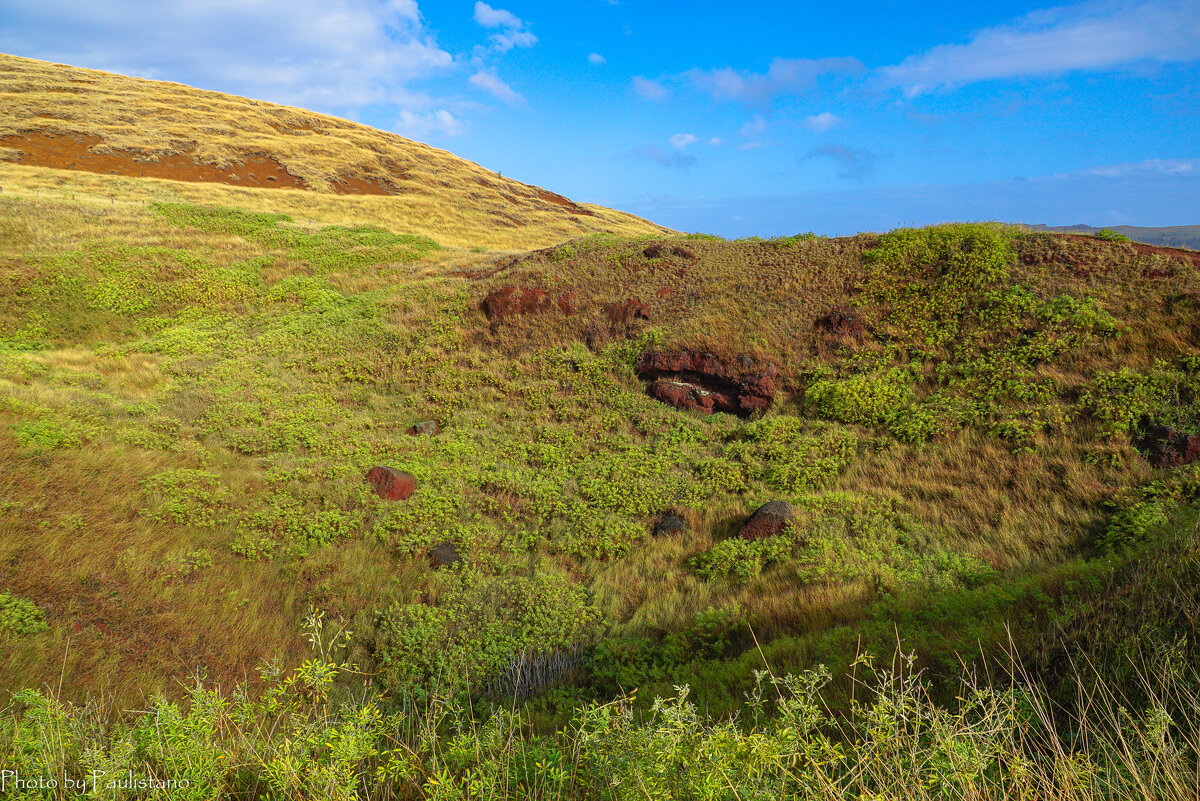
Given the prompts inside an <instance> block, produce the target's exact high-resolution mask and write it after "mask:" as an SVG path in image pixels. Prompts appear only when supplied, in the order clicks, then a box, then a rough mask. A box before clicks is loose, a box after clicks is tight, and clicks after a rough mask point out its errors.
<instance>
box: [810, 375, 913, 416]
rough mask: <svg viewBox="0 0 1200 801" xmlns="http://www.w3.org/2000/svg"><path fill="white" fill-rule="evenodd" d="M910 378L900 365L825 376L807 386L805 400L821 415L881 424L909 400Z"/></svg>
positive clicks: (910, 397)
mask: <svg viewBox="0 0 1200 801" xmlns="http://www.w3.org/2000/svg"><path fill="white" fill-rule="evenodd" d="M911 380H912V378H911V376H910V374H909V372H908V371H907V370H903V369H901V368H892V369H891V370H888V371H886V372H876V373H859V374H857V375H852V376H850V377H849V378H843V379H825V380H820V381H816V382H814V383H813V384H812V385H810V386H809V388H808V391H807V392H806V393H805V400H806V401H807V402H808V403H809V404H812V405H813V406H814V407H815V408H816V410H817V413H818V414H820V415H821V416H823V417H828V418H830V419H833V420H840V421H841V422H843V423H861V424H863V425H881V424H883V423H885V422H886V421H887V420H888V418H889V417H890V416H891V415H893V414H894V413H895V412H897V411H898V410H899V409H900V408H901V407H903V406H904V405H905V404H907V403H908V402H909V401H910V400H911V399H912V395H913V391H912V386H911Z"/></svg>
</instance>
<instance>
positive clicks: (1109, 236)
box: [1092, 228, 1129, 242]
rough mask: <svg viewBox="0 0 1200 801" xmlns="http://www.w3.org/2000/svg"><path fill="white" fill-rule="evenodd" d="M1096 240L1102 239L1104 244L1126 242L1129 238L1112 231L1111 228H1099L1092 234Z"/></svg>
mask: <svg viewBox="0 0 1200 801" xmlns="http://www.w3.org/2000/svg"><path fill="white" fill-rule="evenodd" d="M1092 236H1094V237H1095V238H1096V239H1103V240H1104V241H1105V242H1128V241H1129V237H1127V236H1126V235H1125V234H1122V233H1121V232H1119V231H1114V230H1113V229H1111V228H1101V229H1100V230H1099V231H1097V232H1096V233H1094V234H1092Z"/></svg>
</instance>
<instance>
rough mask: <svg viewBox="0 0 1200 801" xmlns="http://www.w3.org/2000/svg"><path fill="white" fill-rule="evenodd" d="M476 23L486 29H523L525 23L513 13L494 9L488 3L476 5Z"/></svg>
mask: <svg viewBox="0 0 1200 801" xmlns="http://www.w3.org/2000/svg"><path fill="white" fill-rule="evenodd" d="M475 21H476V22H478V23H479V24H480V25H482V26H483V27H485V28H521V27H524V25H525V23H523V22H521V18H520V17H518V16H517V15H516V14H514V13H512V12H511V11H505V10H504V9H502V8H492V7H491V6H489V5H488V4H487V3H476V4H475Z"/></svg>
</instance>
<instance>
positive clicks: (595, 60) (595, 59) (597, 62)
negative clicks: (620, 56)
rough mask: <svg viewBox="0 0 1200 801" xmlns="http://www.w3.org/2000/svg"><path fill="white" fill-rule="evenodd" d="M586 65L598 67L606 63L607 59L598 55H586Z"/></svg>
mask: <svg viewBox="0 0 1200 801" xmlns="http://www.w3.org/2000/svg"><path fill="white" fill-rule="evenodd" d="M588 63H589V64H592V65H593V66H596V67H600V66H603V65H604V64H607V63H608V59H606V58H605V57H604V56H602V55H600V54H599V53H588Z"/></svg>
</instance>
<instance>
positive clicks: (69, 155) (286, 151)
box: [0, 54, 665, 250]
mask: <svg viewBox="0 0 1200 801" xmlns="http://www.w3.org/2000/svg"><path fill="white" fill-rule="evenodd" d="M0 112H2V113H0V186H3V187H4V190H5V192H6V193H9V194H12V193H13V192H18V193H20V194H22V195H26V196H28V195H34V196H41V195H43V194H54V195H55V196H63V195H65V196H67V197H74V198H76V199H82V198H84V197H87V198H91V199H94V200H96V201H100V202H105V203H113V202H126V203H129V202H133V203H138V202H146V201H149V200H190V201H193V202H208V203H217V204H224V205H238V206H239V207H242V208H250V209H257V210H271V211H283V212H287V213H289V214H292V215H293V216H295V217H296V218H297V219H305V220H316V221H320V222H325V223H339V224H345V223H347V222H351V221H353V222H354V223H355V224H374V225H382V226H385V227H389V228H391V229H394V230H405V231H408V232H411V233H417V234H423V235H426V236H432V237H436V238H437V239H438V241H439V242H441V243H442V244H445V245H453V246H459V247H485V248H488V249H498V250H515V249H526V248H531V247H540V246H544V245H548V244H552V243H555V242H560V241H562V240H564V239H568V238H571V237H576V236H582V235H586V234H589V233H595V232H608V233H615V234H620V235H643V234H650V233H659V232H662V231H664V230H665V229H663V228H662V227H660V226H657V225H654V224H653V223H649V222H647V221H646V220H642V219H640V218H638V217H634V216H633V215H630V214H625V213H622V212H618V211H613V210H612V209H606V208H603V207H601V206H593V205H589V204H578V203H575V202H573V201H571V200H569V199H567V198H565V197H563V196H561V195H558V194H555V193H553V192H550V191H548V190H545V189H541V188H539V187H536V186H530V185H528V184H523V183H521V182H519V181H514V180H512V179H509V178H504V177H502V176H500V175H498V174H497V173H494V172H492V171H490V170H485V169H483V168H482V167H480V166H479V165H477V164H473V163H471V162H469V161H466V160H464V159H461V158H458V157H457V156H454V155H452V154H450V153H447V152H445V151H443V150H438V149H436V148H432V147H429V146H427V145H423V144H421V143H419V142H414V141H411V140H409V139H404V138H402V137H400V136H397V135H395V134H390V133H386V132H383V131H378V130H375V129H373V128H368V127H366V126H364V125H360V124H358V123H354V122H350V121H348V120H342V119H337V118H335V117H328V116H325V115H322V114H316V113H313V112H311V111H305V110H303V109H297V108H289V107H286V106H278V105H275V104H272V103H264V102H262V101H258V100H248V99H246V98H239V97H233V96H230V95H224V94H220V93H217V92H208V91H204V90H200V89H193V88H191V87H188V86H182V85H180V84H173V83H163V82H159V81H147V80H142V79H139V78H128V77H125V76H121V75H114V74H111V73H105V72H98V71H95V70H84V69H79V68H76V67H68V66H64V65H61V64H49V63H46V62H42V61H34V60H32V59H26V58H18V57H16V56H10V55H4V54H0ZM16 167H19V168H16ZM30 167H39V168H43V169H29V168H30ZM132 179H137V180H132ZM255 188H256V189H272V190H278V191H277V192H275V191H273V192H271V193H269V194H264V193H262V192H254V191H245V190H246V189H255Z"/></svg>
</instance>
